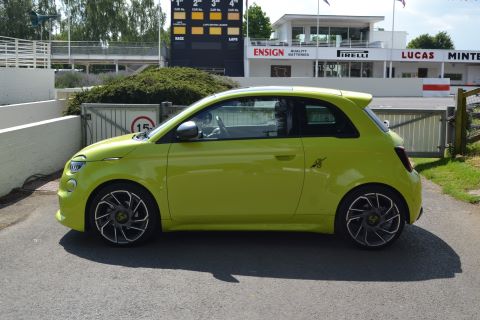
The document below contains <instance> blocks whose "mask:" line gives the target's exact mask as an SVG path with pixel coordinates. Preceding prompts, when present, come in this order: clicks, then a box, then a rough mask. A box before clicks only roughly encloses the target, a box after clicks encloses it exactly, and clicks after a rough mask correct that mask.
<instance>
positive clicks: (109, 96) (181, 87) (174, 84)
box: [66, 68, 238, 114]
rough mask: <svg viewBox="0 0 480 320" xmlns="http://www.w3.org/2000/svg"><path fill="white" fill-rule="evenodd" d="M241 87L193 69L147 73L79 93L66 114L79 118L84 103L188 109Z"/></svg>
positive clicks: (166, 69)
mask: <svg viewBox="0 0 480 320" xmlns="http://www.w3.org/2000/svg"><path fill="white" fill-rule="evenodd" d="M237 86H238V85H237V84H236V83H234V82H232V81H231V80H229V79H227V78H223V77H218V76H213V75H211V74H209V73H206V72H203V71H199V70H196V69H191V68H162V69H147V70H145V71H144V72H142V73H140V74H137V75H133V76H129V77H126V78H124V79H121V80H117V81H114V82H112V83H110V84H107V85H104V86H101V87H94V88H93V89H91V90H88V91H83V92H80V93H77V94H76V95H75V96H74V97H73V99H72V100H70V102H69V105H68V107H67V112H66V113H67V114H80V106H81V104H82V103H88V102H90V103H94V102H96V103H153V104H158V103H161V102H162V101H171V102H173V103H174V104H177V105H189V104H191V103H193V102H195V101H197V100H200V99H201V98H204V97H206V96H208V95H211V94H213V93H216V92H221V91H226V90H229V89H232V88H234V87H237Z"/></svg>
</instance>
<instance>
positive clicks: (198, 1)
mask: <svg viewBox="0 0 480 320" xmlns="http://www.w3.org/2000/svg"><path fill="white" fill-rule="evenodd" d="M199 3H202V0H193V6H194V7H198V4H199Z"/></svg>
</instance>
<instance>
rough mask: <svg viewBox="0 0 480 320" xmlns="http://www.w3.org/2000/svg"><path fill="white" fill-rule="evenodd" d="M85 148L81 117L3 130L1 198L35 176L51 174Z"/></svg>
mask: <svg viewBox="0 0 480 320" xmlns="http://www.w3.org/2000/svg"><path fill="white" fill-rule="evenodd" d="M80 148H81V127H80V117H79V116H68V117H62V118H56V119H51V120H46V121H41V122H36V123H32V124H27V125H22V126H17V127H12V128H8V129H2V130H0V150H1V152H0V196H3V195H5V194H8V193H9V192H10V191H11V190H12V189H14V188H19V187H21V186H22V185H23V183H24V182H25V180H26V179H27V178H28V177H30V176H32V175H34V174H51V173H53V172H56V171H58V170H60V169H62V168H63V167H64V165H65V162H66V161H67V160H68V159H69V158H70V157H71V156H73V155H74V154H75V152H77V151H78V150H80Z"/></svg>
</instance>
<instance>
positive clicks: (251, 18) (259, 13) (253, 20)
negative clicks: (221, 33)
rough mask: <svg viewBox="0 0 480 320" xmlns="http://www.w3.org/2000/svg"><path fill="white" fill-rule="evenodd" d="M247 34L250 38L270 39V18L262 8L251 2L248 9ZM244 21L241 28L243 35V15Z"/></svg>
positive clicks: (244, 32) (244, 31) (245, 31)
mask: <svg viewBox="0 0 480 320" xmlns="http://www.w3.org/2000/svg"><path fill="white" fill-rule="evenodd" d="M247 15H248V34H249V37H250V38H251V39H270V36H271V35H272V25H271V24H270V18H269V17H267V14H266V13H265V12H264V11H263V10H262V8H261V7H260V6H259V5H257V4H256V3H253V5H251V6H250V7H249V8H248V10H247ZM244 20H245V23H244V24H243V25H244V28H243V35H244V36H246V35H247V27H246V26H247V16H246V15H245V17H244Z"/></svg>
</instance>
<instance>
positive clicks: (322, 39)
mask: <svg viewBox="0 0 480 320" xmlns="http://www.w3.org/2000/svg"><path fill="white" fill-rule="evenodd" d="M329 35H330V28H329V27H319V28H318V45H319V46H321V47H326V46H328V38H329ZM310 41H312V42H316V41H317V27H310Z"/></svg>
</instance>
